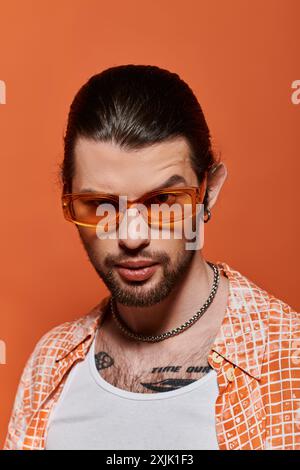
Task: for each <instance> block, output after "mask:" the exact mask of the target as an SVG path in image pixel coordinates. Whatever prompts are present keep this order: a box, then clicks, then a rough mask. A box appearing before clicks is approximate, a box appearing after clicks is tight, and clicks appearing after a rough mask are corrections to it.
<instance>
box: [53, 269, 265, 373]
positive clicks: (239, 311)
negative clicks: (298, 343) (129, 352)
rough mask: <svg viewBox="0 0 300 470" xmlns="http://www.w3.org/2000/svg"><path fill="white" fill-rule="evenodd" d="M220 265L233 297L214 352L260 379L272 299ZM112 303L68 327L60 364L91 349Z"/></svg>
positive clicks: (229, 300)
mask: <svg viewBox="0 0 300 470" xmlns="http://www.w3.org/2000/svg"><path fill="white" fill-rule="evenodd" d="M216 264H217V265H218V267H219V268H220V270H221V271H223V272H224V274H225V275H226V276H227V277H228V279H229V295H228V300H227V306H226V311H225V315H224V318H223V321H222V324H221V328H220V330H219V333H218V335H217V337H216V338H215V341H214V344H213V346H212V350H213V351H216V352H217V353H218V354H220V355H221V356H223V357H224V358H225V359H226V360H228V361H229V362H231V363H232V364H234V365H236V366H237V367H239V368H240V369H243V370H244V371H245V372H246V373H248V374H249V375H251V376H252V377H255V378H257V379H260V377H261V367H262V361H263V354H264V350H265V345H266V329H267V319H268V297H269V295H268V293H267V292H266V291H264V290H262V289H260V288H259V287H258V286H256V285H255V284H254V283H253V282H252V281H250V280H249V279H248V278H246V277H245V276H243V275H242V274H241V273H240V272H238V271H236V270H234V269H233V268H231V267H230V266H229V265H228V264H227V263H224V262H220V261H217V263H216ZM109 299H110V296H107V297H105V298H104V299H102V300H101V302H100V303H99V304H98V305H97V306H96V307H94V308H93V310H92V311H91V312H90V313H89V314H88V315H86V316H85V317H82V318H80V319H79V320H75V321H74V322H67V323H66V324H65V325H66V326H65V329H66V335H60V337H61V340H59V345H58V354H57V356H56V362H57V361H60V360H61V359H63V358H64V357H66V356H67V355H68V354H69V353H70V352H71V351H73V350H74V349H75V348H76V347H77V346H79V345H80V344H81V343H83V342H85V341H86V343H87V344H86V346H87V347H88V346H89V344H90V343H91V342H92V340H93V338H94V336H95V333H96V331H97V328H98V326H99V323H100V322H101V318H102V316H103V314H104V311H105V307H106V306H107V303H108V302H109ZM88 339H89V341H87V340H88Z"/></svg>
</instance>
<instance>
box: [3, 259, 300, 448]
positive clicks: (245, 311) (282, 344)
mask: <svg viewBox="0 0 300 470" xmlns="http://www.w3.org/2000/svg"><path fill="white" fill-rule="evenodd" d="M217 264H218V266H219V268H220V269H221V270H222V271H223V272H224V273H225V275H226V276H227V277H228V278H229V286H230V290H229V296H228V302H227V307H226V312H225V316H224V318H223V322H222V325H221V328H220V330H219V333H218V335H217V337H216V339H215V341H214V344H213V346H212V348H211V351H210V353H209V356H208V362H209V364H210V365H211V367H213V368H214V369H215V370H216V372H217V380H218V385H219V395H218V397H217V400H216V403H215V421H216V434H217V439H218V444H219V448H220V449H221V450H227V449H229V450H230V449H243V450H244V449H257V450H259V449H260V450H263V449H285V450H291V449H293V450H296V449H297V450H300V318H299V314H298V313H297V312H296V311H295V310H294V309H292V308H291V307H290V306H289V305H287V304H286V303H284V302H283V301H282V300H279V299H277V298H275V297H274V296H273V295H271V294H270V293H268V292H266V291H265V290H263V289H261V288H260V287H258V286H257V285H256V284H254V283H253V282H252V281H250V280H249V279H248V278H246V277H245V276H243V275H242V274H241V273H239V272H238V271H236V270H234V269H232V268H231V267H230V266H229V265H228V264H226V263H223V262H217ZM108 300H109V296H108V297H106V298H104V299H103V300H102V301H101V302H100V303H99V304H98V305H97V306H96V307H94V308H93V309H92V310H91V311H90V312H89V314H88V315H85V316H83V317H81V318H79V319H76V320H75V321H71V322H66V323H63V324H62V325H59V326H57V327H55V328H53V329H52V330H51V331H50V332H48V333H46V334H45V335H44V336H43V337H42V338H41V339H40V341H39V342H38V343H37V345H36V347H35V349H34V351H33V352H32V354H31V356H30V357H29V359H28V361H27V363H26V366H25V368H24V371H23V374H22V376H21V379H20V383H19V387H18V390H17V394H16V397H15V402H14V406H13V411H12V415H11V418H10V422H9V426H8V433H7V436H6V440H5V444H4V449H5V450H9V449H21V450H39V449H40V450H41V449H45V445H46V437H47V436H46V428H47V422H48V419H49V416H50V413H51V410H52V407H53V405H54V404H55V403H56V402H57V400H58V398H59V396H60V394H61V391H62V389H63V387H64V384H65V381H66V378H67V376H68V373H69V372H70V370H71V368H72V367H73V366H74V365H75V364H76V363H77V361H81V360H83V359H84V358H85V356H86V354H87V351H88V349H89V346H90V345H91V342H92V341H93V338H94V336H95V334H96V331H97V327H98V326H99V323H98V322H99V321H100V320H101V315H102V313H103V311H104V307H105V305H106V304H107V302H108Z"/></svg>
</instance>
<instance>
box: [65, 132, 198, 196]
mask: <svg viewBox="0 0 300 470" xmlns="http://www.w3.org/2000/svg"><path fill="white" fill-rule="evenodd" d="M190 154H191V150H190V147H189V144H188V142H187V140H186V139H185V138H184V137H178V138H174V139H173V140H172V141H166V142H161V143H158V144H154V145H151V146H147V147H144V148H142V149H138V150H124V149H121V148H120V146H119V145H117V144H114V143H110V142H95V141H93V140H91V139H86V138H79V139H78V140H77V142H76V145H75V149H74V159H75V162H74V163H75V175H74V178H73V192H78V191H82V190H83V188H89V189H93V190H96V191H99V192H101V191H103V192H109V193H116V194H122V193H124V194H128V195H129V194H131V195H132V196H139V195H140V194H143V193H145V192H147V191H151V190H152V189H154V188H155V187H158V186H159V185H160V184H161V183H162V182H163V181H166V180H167V179H168V178H169V177H170V176H172V175H174V174H177V175H180V176H183V177H184V178H185V180H186V181H187V183H188V184H189V185H190V184H191V185H193V184H197V177H196V174H195V172H194V170H193V169H192V166H191V160H190Z"/></svg>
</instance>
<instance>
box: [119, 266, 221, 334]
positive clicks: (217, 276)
mask: <svg viewBox="0 0 300 470" xmlns="http://www.w3.org/2000/svg"><path fill="white" fill-rule="evenodd" d="M207 263H208V264H209V266H210V267H211V268H212V269H213V271H214V281H213V286H212V289H211V292H210V294H209V296H208V298H207V300H206V302H205V303H204V304H203V305H202V307H201V308H200V310H198V312H197V313H195V315H193V316H192V318H190V320H187V321H186V322H185V323H183V324H182V325H181V326H179V327H178V328H173V329H172V330H170V331H167V332H166V333H162V334H160V335H155V336H145V335H141V334H137V333H134V332H133V331H131V330H130V329H129V328H128V326H127V325H126V324H125V322H124V321H123V320H122V318H121V317H120V315H119V313H118V312H117V310H115V309H114V306H113V298H112V297H111V298H110V309H111V313H112V316H113V318H114V320H115V322H116V324H117V325H118V327H119V328H120V330H122V331H123V333H125V334H126V335H127V336H130V337H131V338H134V339H137V340H138V341H147V342H149V343H152V342H158V341H162V340H164V339H167V338H170V337H171V336H175V335H178V334H179V333H182V332H183V331H185V330H186V329H187V328H189V327H190V326H192V325H193V324H194V323H195V322H196V321H197V320H199V318H201V317H202V315H203V314H204V312H206V310H207V309H208V307H209V306H210V304H211V303H212V301H213V299H214V297H215V295H216V292H217V290H218V287H219V282H220V271H219V268H218V266H217V265H215V264H213V263H210V262H209V261H207Z"/></svg>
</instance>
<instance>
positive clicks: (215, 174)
mask: <svg viewBox="0 0 300 470" xmlns="http://www.w3.org/2000/svg"><path fill="white" fill-rule="evenodd" d="M226 178H227V168H226V165H225V163H223V162H221V163H219V164H217V165H216V166H214V167H212V169H211V170H210V171H209V173H208V175H207V187H206V191H207V192H208V197H207V207H208V209H211V208H212V207H213V206H214V205H215V203H216V201H217V199H218V195H219V192H220V190H221V188H222V186H223V183H224V181H225V180H226Z"/></svg>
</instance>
